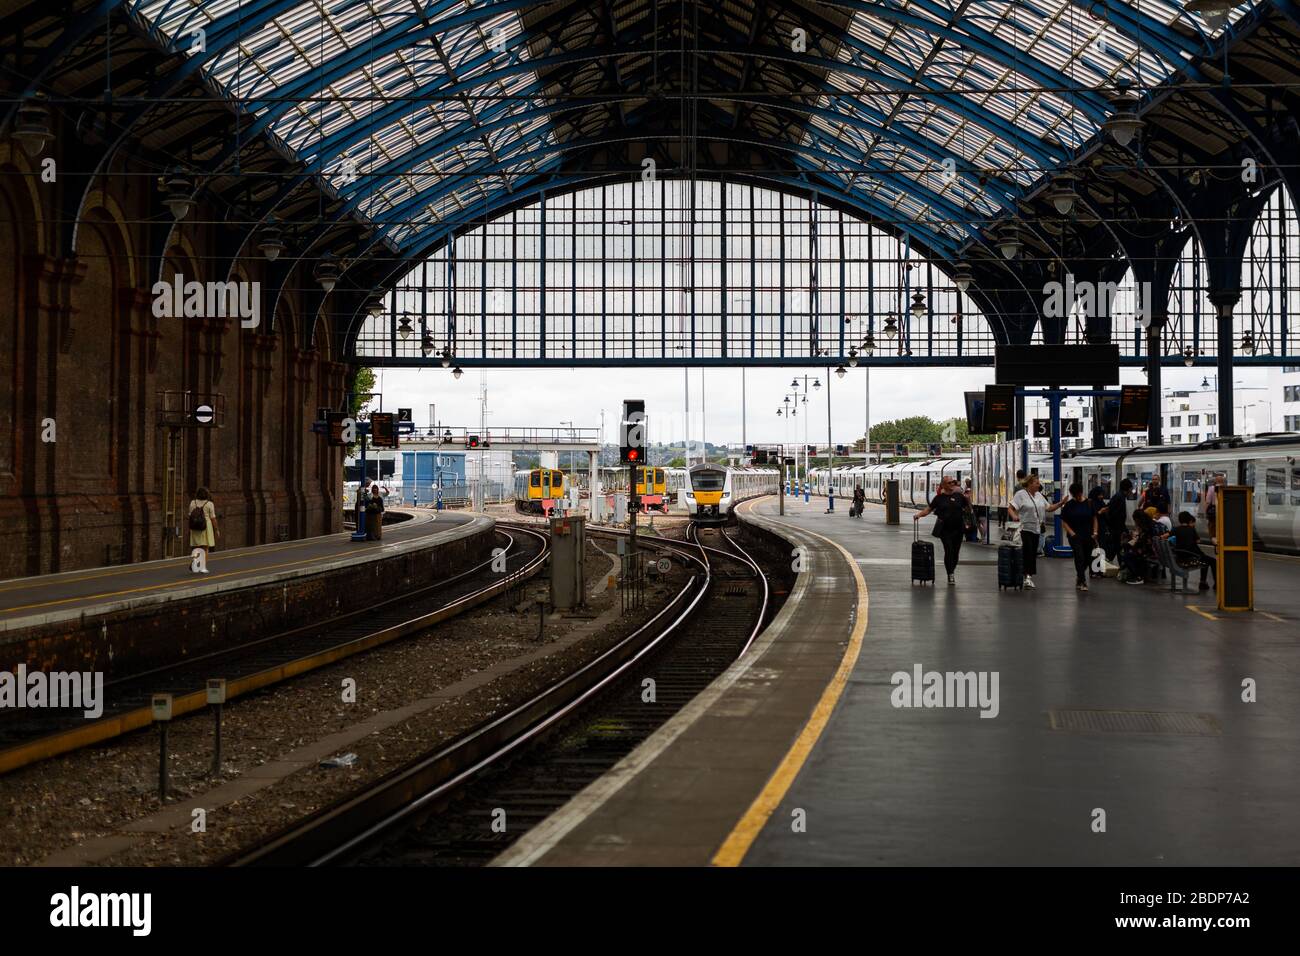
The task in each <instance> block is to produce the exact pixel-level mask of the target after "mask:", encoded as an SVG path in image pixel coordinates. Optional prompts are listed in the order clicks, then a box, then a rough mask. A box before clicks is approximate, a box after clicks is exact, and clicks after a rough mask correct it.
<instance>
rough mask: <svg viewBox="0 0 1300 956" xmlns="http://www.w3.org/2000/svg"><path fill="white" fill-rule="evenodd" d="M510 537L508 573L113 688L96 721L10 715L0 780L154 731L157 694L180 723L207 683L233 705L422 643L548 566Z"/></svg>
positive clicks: (424, 592) (541, 549) (458, 583)
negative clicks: (381, 650)
mask: <svg viewBox="0 0 1300 956" xmlns="http://www.w3.org/2000/svg"><path fill="white" fill-rule="evenodd" d="M505 528H506V529H508V530H503V528H502V526H501V525H498V532H499V534H500V535H501V540H500V541H499V542H498V544H499V545H500V546H504V548H505V559H506V565H505V571H504V573H503V572H499V571H492V570H491V568H492V563H493V560H492V559H489V560H487V561H484V562H482V563H480V564H477V565H475V566H474V567H472V568H470V569H468V570H466V571H463V572H461V573H460V574H457V575H454V576H452V577H450V578H444V579H443V580H441V581H435V582H433V583H431V584H428V585H426V586H424V587H422V588H419V589H417V590H414V591H411V592H409V593H407V594H403V595H400V596H397V597H394V598H391V599H389V600H387V601H384V602H381V603H379V604H376V605H373V606H371V607H369V608H365V609H363V610H359V611H352V612H349V613H346V614H341V615H338V616H336V617H333V618H327V619H325V620H323V621H317V622H313V623H312V624H309V625H305V626H303V627H299V628H294V629H292V630H289V631H281V632H278V633H276V634H273V635H270V636H267V637H262V638H258V639H256V640H253V641H247V642H244V643H241V644H238V645H236V646H233V647H229V648H223V649H222V650H220V651H217V652H213V653H210V654H204V655H201V656H198V657H193V658H189V659H187V660H184V661H179V662H177V663H175V664H170V665H167V666H165V667H159V668H155V669H153V670H150V671H146V672H143V673H140V674H134V675H131V676H130V677H126V678H123V679H121V680H116V681H111V682H108V683H106V684H105V685H104V697H105V700H104V712H103V714H102V715H101V716H100V717H98V718H96V719H94V720H86V719H85V718H83V717H82V716H81V714H80V712H79V711H73V712H71V713H69V712H68V711H66V710H56V709H43V710H21V711H18V710H12V711H9V712H7V713H6V714H5V715H4V716H3V718H0V773H4V772H7V771H9V770H13V769H15V768H17V767H21V766H25V765H26V764H30V763H34V762H36V761H38V760H42V759H45V758H47V757H51V756H55V755H57V754H60V753H67V752H69V751H72V750H76V749H78V748H80V747H85V746H89V745H90V744H94V743H99V742H102V741H105V740H109V739H112V738H113V737H117V736H120V735H121V734H124V733H127V732H129V731H132V730H136V729H138V728H141V727H145V726H148V725H149V724H150V723H151V722H152V719H153V718H152V713H151V711H150V698H151V696H152V695H153V694H158V693H170V694H172V695H173V714H174V715H175V716H181V715H183V714H185V713H188V712H190V711H194V710H198V709H199V708H201V707H204V706H206V691H205V686H206V681H207V679H208V678H211V677H224V678H225V679H226V695H227V699H228V700H229V699H233V698H235V697H238V696H240V695H243V694H247V693H250V692H251V691H254V690H258V689H260V688H263V687H268V686H271V685H272V684H276V683H279V682H280V681H283V680H287V679H289V678H291V677H296V676H298V675H299V674H303V673H306V672H308V671H311V670H315V669H316V668H319V667H323V666H325V665H327V664H332V663H334V662H335V661H338V660H342V659H344V658H346V657H350V656H351V655H353V654H358V653H361V652H362V651H367V650H370V649H371V648H374V647H378V646H380V645H382V644H386V643H388V642H390V641H393V640H397V639H399V638H402V637H406V636H408V635H410V634H413V633H417V632H419V631H421V630H424V629H426V628H428V627H431V626H433V625H434V624H437V623H439V622H440V621H444V620H446V619H448V618H450V617H454V616H455V615H457V614H459V613H461V612H462V611H465V610H467V609H469V608H472V607H474V606H476V605H478V604H481V603H483V602H484V601H486V600H488V599H490V598H492V597H495V596H496V595H498V594H501V593H503V592H505V591H508V590H510V589H511V588H514V587H517V586H518V585H519V584H521V583H522V582H523V581H524V580H526V579H527V578H529V577H531V576H532V575H533V574H535V573H536V572H537V571H538V570H540V569H541V567H542V566H543V565H544V563H545V561H546V557H547V554H548V553H549V540H548V538H547V536H546V535H545V534H543V533H542V532H540V531H538V530H537V529H534V528H528V527H523V526H513V525H510V526H505Z"/></svg>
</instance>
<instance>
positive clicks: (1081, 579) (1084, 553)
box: [1061, 481, 1097, 591]
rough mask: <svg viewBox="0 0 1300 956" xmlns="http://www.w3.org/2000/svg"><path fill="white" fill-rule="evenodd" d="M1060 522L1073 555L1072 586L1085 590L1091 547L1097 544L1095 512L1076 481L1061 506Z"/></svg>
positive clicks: (1090, 559)
mask: <svg viewBox="0 0 1300 956" xmlns="http://www.w3.org/2000/svg"><path fill="white" fill-rule="evenodd" d="M1061 523H1062V524H1063V525H1065V533H1066V534H1067V535H1068V536H1069V539H1070V550H1071V552H1072V553H1073V555H1074V578H1075V581H1074V586H1075V588H1076V589H1077V590H1079V591H1086V590H1088V566H1089V565H1090V564H1092V549H1093V548H1095V547H1096V546H1097V545H1096V541H1097V513H1096V512H1095V511H1093V510H1092V504H1091V503H1090V502H1089V501H1088V499H1087V498H1085V497H1084V496H1083V485H1081V484H1079V483H1078V482H1077V481H1076V482H1075V483H1074V484H1072V485H1070V497H1069V499H1068V500H1067V501H1066V502H1065V504H1064V506H1063V507H1062V508H1061Z"/></svg>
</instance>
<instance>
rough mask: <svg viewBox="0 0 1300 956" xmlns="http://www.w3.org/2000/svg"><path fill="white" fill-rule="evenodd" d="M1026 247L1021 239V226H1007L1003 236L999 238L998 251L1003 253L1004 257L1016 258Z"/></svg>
mask: <svg viewBox="0 0 1300 956" xmlns="http://www.w3.org/2000/svg"><path fill="white" fill-rule="evenodd" d="M1024 248H1025V244H1024V243H1023V242H1022V241H1021V240H1020V229H1019V227H1017V226H1007V227H1006V228H1005V229H1004V230H1003V231H1002V237H1001V238H1000V239H998V252H1000V253H1002V258H1003V259H1014V258H1015V257H1016V256H1018V255H1020V253H1021V251H1022V250H1023V249H1024Z"/></svg>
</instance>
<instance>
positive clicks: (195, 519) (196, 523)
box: [190, 505, 208, 531]
mask: <svg viewBox="0 0 1300 956" xmlns="http://www.w3.org/2000/svg"><path fill="white" fill-rule="evenodd" d="M190 530H191V531H207V530H208V516H207V515H206V514H204V513H203V505H199V506H198V507H196V508H191V509H190Z"/></svg>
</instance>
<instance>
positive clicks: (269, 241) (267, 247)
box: [257, 219, 284, 262]
mask: <svg viewBox="0 0 1300 956" xmlns="http://www.w3.org/2000/svg"><path fill="white" fill-rule="evenodd" d="M257 251H258V252H260V253H261V254H262V255H263V256H265V257H266V261H267V262H274V261H275V260H276V259H278V258H280V253H282V252H284V239H283V238H282V236H281V232H280V226H279V225H278V224H277V223H276V221H275V220H274V219H272V220H270V221H269V222H267V224H266V225H265V226H263V227H262V234H261V236H260V237H259V239H258V242H257Z"/></svg>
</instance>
